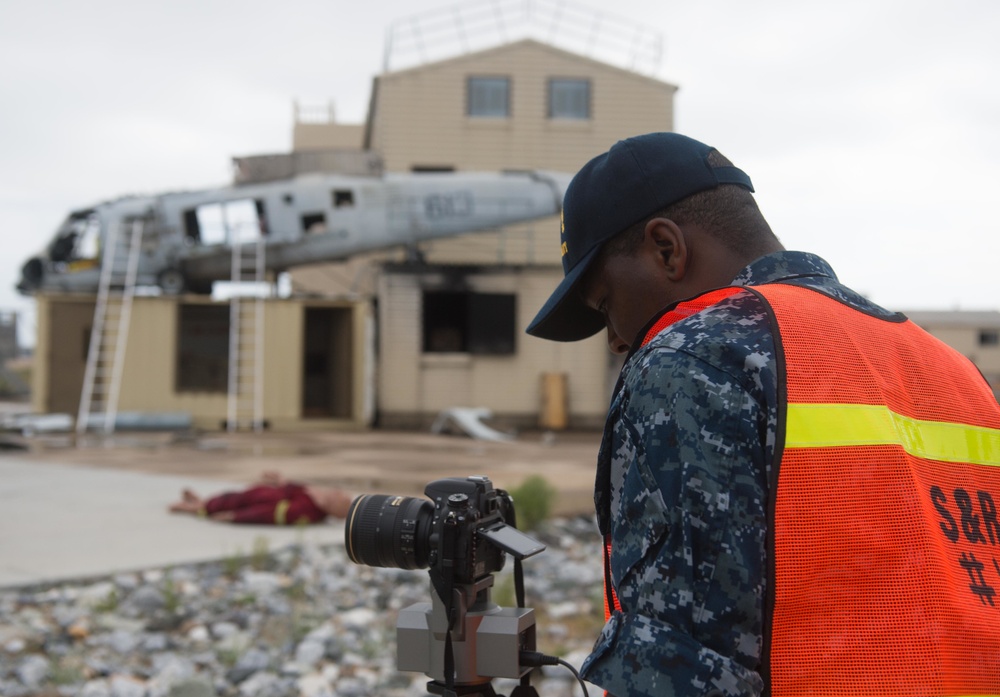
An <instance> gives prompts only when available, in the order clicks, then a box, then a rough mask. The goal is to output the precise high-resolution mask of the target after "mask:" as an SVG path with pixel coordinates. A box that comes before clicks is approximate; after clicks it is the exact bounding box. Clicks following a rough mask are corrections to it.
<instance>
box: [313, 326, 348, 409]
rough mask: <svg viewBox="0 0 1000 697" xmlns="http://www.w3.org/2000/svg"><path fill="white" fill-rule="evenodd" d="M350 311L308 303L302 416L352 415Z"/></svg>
mask: <svg viewBox="0 0 1000 697" xmlns="http://www.w3.org/2000/svg"><path fill="white" fill-rule="evenodd" d="M351 328H352V324H351V311H350V309H347V308H338V307H307V308H306V309H305V337H304V341H303V356H302V417H303V418H306V419H341V418H343V419H346V418H350V416H351V400H352V396H353V395H352V390H351V384H352V381H353V375H352V374H351V366H352V362H353V361H352V355H351V347H352V345H353V337H352V331H351Z"/></svg>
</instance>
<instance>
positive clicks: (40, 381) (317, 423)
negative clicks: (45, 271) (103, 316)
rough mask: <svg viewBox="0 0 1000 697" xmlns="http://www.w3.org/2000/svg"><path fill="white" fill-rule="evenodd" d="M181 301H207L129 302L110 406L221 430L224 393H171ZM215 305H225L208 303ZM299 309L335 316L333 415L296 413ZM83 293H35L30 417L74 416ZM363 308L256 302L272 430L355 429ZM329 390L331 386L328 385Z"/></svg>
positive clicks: (363, 404)
mask: <svg viewBox="0 0 1000 697" xmlns="http://www.w3.org/2000/svg"><path fill="white" fill-rule="evenodd" d="M181 304H189V305H210V304H213V303H211V301H210V300H209V299H208V298H205V297H201V296H185V297H182V298H177V297H168V296H160V297H136V298H135V299H134V301H133V309H132V314H131V322H130V326H129V335H128V341H127V348H126V353H125V363H124V368H123V374H122V382H121V391H120V394H119V402H118V410H119V411H120V412H127V411H143V412H187V413H189V414H191V416H192V419H193V421H194V423H195V425H197V426H199V427H203V428H212V429H214V428H221V427H223V426H224V423H225V420H226V414H227V394H226V392H225V390H224V389H217V390H215V391H209V390H199V389H185V390H179V389H178V386H177V385H178V383H177V371H178V361H179V360H180V359H179V357H178V346H179V336H178V333H179V329H178V316H179V307H180V305H181ZM215 305H217V306H220V307H222V308H224V309H227V308H228V304H226V303H222V304H219V303H215ZM309 308H332V309H335V310H339V312H338V322H337V323H338V332H337V335H336V336H335V337H333V338H332V339H331V343H330V349H331V356H330V360H331V369H332V371H333V374H334V376H336V378H338V379H339V380H340V381H341V382H343V381H344V380H348V381H350V385H342V386H341V387H340V388H339V389H340V391H339V392H338V394H337V398H336V399H337V410H338V412H339V413H342V414H344V415H343V416H342V417H339V418H305V417H304V416H303V370H304V365H303V356H304V346H303V342H304V338H305V337H304V331H305V324H304V318H305V314H306V311H307V309H309ZM93 313H94V302H93V297H92V296H91V297H89V298H88V297H87V296H54V295H42V296H38V343H37V346H36V352H37V354H36V355H37V359H36V360H38V361H40V362H41V364H43V365H44V369H42V370H38V371H35V384H34V386H33V387H34V390H33V394H34V408H35V410H36V411H38V412H40V413H51V412H62V413H69V414H72V415H74V416H75V415H76V413H77V410H78V408H79V400H80V393H81V388H82V385H83V377H84V370H85V366H86V345H87V344H86V341H87V337H88V336H89V330H90V326H91V325H92V323H93ZM370 322H371V317H370V313H369V306H368V304H367V303H355V302H346V301H326V300H279V299H269V300H267V301H265V319H264V323H265V328H266V329H265V332H264V336H265V343H264V357H265V360H264V365H265V371H264V397H265V407H264V418H265V419H266V420H267V421H268V423H269V424H270V425H271V427H273V428H276V429H286V430H287V429H307V428H331V427H338V426H352V427H357V426H363V425H365V424H366V423H367V422H368V420H369V418H370V414H369V413H368V409H369V408H368V402H370V400H371V397H370V391H371V389H372V386H371V385H369V384H367V383H366V375H368V373H369V371H368V369H367V361H368V358H367V357H368V356H369V355H370V354H371V351H372V347H371V346H370V345H369V342H370V331H369V325H370ZM331 384H332V382H331Z"/></svg>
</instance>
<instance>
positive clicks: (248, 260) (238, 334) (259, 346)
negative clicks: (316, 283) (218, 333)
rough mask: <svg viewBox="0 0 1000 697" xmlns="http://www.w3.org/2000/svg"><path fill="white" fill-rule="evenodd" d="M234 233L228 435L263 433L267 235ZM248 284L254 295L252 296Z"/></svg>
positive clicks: (254, 229) (242, 228) (252, 229)
mask: <svg viewBox="0 0 1000 697" xmlns="http://www.w3.org/2000/svg"><path fill="white" fill-rule="evenodd" d="M226 227H227V228H229V225H228V224H227V225H226ZM229 232H230V234H229V238H230V240H231V241H232V266H231V280H232V291H233V294H232V296H231V297H230V300H229V396H228V403H227V410H226V430H228V431H230V432H232V431H238V430H240V429H241V428H249V429H251V430H253V431H256V432H260V431H262V430H263V429H264V416H263V412H264V298H263V297H261V295H260V290H261V288H262V287H263V284H264V283H265V281H266V277H265V271H264V269H265V264H264V261H265V259H264V235H263V234H261V230H260V228H259V226H257V225H248V224H243V225H237V226H234V227H233V228H232V229H230V230H229ZM248 232H249V233H252V234H248ZM250 284H252V285H250ZM248 285H249V287H250V288H252V289H253V291H251V292H252V293H253V294H252V295H251V294H247V293H246V288H247V286H248Z"/></svg>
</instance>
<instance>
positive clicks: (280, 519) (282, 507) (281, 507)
mask: <svg viewBox="0 0 1000 697" xmlns="http://www.w3.org/2000/svg"><path fill="white" fill-rule="evenodd" d="M290 505H292V502H291V501H289V500H288V499H284V500H282V501H278V505H277V506H275V507H274V524H275V525H285V523H286V522H287V521H286V520H285V516H287V515H288V507H289V506H290Z"/></svg>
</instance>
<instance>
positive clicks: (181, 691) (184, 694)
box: [166, 680, 216, 697]
mask: <svg viewBox="0 0 1000 697" xmlns="http://www.w3.org/2000/svg"><path fill="white" fill-rule="evenodd" d="M166 697H216V692H215V688H213V687H212V686H211V685H210V684H209V683H207V682H205V681H204V680H183V681H181V682H178V683H177V684H175V685H174V686H173V687H171V688H170V691H169V692H168V693H167V695H166Z"/></svg>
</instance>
